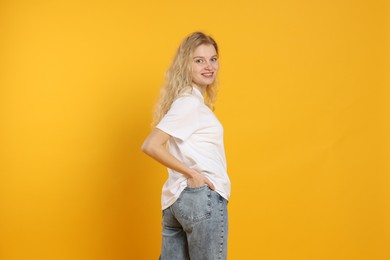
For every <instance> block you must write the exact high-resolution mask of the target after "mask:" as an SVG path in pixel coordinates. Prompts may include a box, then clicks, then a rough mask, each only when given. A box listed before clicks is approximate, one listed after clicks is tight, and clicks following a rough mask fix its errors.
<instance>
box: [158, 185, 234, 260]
mask: <svg viewBox="0 0 390 260" xmlns="http://www.w3.org/2000/svg"><path fill="white" fill-rule="evenodd" d="M162 226H163V230H162V250H161V255H160V259H161V260H185V259H191V260H214V259H215V260H216V259H226V257H227V237H228V213H227V201H226V200H225V199H224V198H223V197H222V196H221V195H219V194H218V193H217V192H215V191H213V190H211V189H210V188H209V187H208V186H202V187H198V188H188V187H187V188H185V189H184V191H183V192H182V193H181V194H180V197H179V198H178V199H177V200H176V201H175V203H174V204H172V205H171V206H170V207H168V208H167V209H164V210H163V220H162Z"/></svg>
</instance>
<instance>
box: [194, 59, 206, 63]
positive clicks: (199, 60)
mask: <svg viewBox="0 0 390 260" xmlns="http://www.w3.org/2000/svg"><path fill="white" fill-rule="evenodd" d="M195 62H196V63H199V64H202V63H203V62H204V60H202V59H196V60H195Z"/></svg>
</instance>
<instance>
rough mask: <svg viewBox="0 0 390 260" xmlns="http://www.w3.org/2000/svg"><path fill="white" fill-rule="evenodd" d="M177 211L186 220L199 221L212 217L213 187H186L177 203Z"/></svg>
mask: <svg viewBox="0 0 390 260" xmlns="http://www.w3.org/2000/svg"><path fill="white" fill-rule="evenodd" d="M176 212H177V214H179V216H180V217H181V218H183V219H185V220H189V221H191V222H198V221H201V220H204V219H208V218H210V217H211V189H210V188H209V187H208V186H202V187H196V188H188V187H187V188H185V189H184V190H183V191H182V193H181V194H180V197H179V198H178V200H177V203H176Z"/></svg>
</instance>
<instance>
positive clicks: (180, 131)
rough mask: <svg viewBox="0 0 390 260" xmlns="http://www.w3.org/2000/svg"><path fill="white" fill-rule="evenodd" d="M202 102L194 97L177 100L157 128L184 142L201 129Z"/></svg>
mask: <svg viewBox="0 0 390 260" xmlns="http://www.w3.org/2000/svg"><path fill="white" fill-rule="evenodd" d="M199 107H200V101H199V100H198V99H196V98H195V97H193V96H183V97H180V98H178V99H176V100H175V101H174V102H173V103H172V105H171V108H170V109H169V110H168V112H167V113H166V114H165V116H164V117H163V118H162V119H161V121H160V122H159V123H158V124H157V126H156V128H158V129H160V130H162V131H164V132H165V133H167V134H169V135H171V136H173V137H176V138H178V139H180V140H182V141H185V140H186V139H187V138H189V137H190V136H191V135H192V134H193V133H194V132H195V131H196V130H197V129H198V127H199Z"/></svg>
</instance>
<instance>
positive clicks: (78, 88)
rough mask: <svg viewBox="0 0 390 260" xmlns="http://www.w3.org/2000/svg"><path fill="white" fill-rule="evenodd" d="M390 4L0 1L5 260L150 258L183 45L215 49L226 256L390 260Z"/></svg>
mask: <svg viewBox="0 0 390 260" xmlns="http://www.w3.org/2000/svg"><path fill="white" fill-rule="evenodd" d="M389 25H390V23H389V5H388V2H387V1H384V0H383V1H369V0H360V1H359V0H355V1H352V0H346V1H338V0H327V1H323V0H320V1H307V0H296V1H290V0H285V1H282V0H278V1H255V0H243V1H239V2H237V1H222V0H215V1H204V0H199V1H187V2H185V1H178V0H176V1H119V0H117V1H107V0H101V1H74V0H71V1H43V0H40V1H1V2H0V39H1V41H0V57H1V58H0V259H1V260H16V259H18V260H19V259H25V260H35V259H37V260H45V259H48V260H49V259H50V260H53V259H55V260H62V259H64V260H70V259H72V260H99V259H102V260H103V259H104V260H113V259H114V260H122V259H123V260H124V259H157V257H158V255H159V250H160V241H161V237H160V231H161V225H160V223H161V211H160V193H161V187H162V185H163V182H164V181H165V179H166V177H167V174H166V169H165V168H164V167H162V166H160V165H159V164H158V163H156V162H154V161H153V160H152V159H150V158H148V157H147V156H146V155H144V154H142V153H141V151H140V147H141V144H142V142H143V140H144V138H145V137H146V136H147V135H148V133H149V131H150V128H149V124H150V120H151V116H152V111H153V105H154V103H155V101H156V99H157V97H158V93H159V87H160V86H161V84H162V82H163V77H164V72H165V70H166V69H167V67H168V66H169V64H170V62H171V59H172V57H173V54H174V52H175V51H176V48H177V47H178V45H179V43H180V41H181V40H182V39H183V38H184V37H185V36H186V35H188V34H189V33H191V32H193V31H195V30H202V31H205V32H206V33H209V34H212V35H213V36H214V38H215V39H216V40H217V42H218V43H219V45H220V49H221V53H220V54H221V59H220V62H221V71H220V77H219V80H220V86H221V91H220V94H219V96H218V102H217V106H216V114H217V116H218V117H219V119H220V121H221V122H222V123H223V125H224V127H225V145H226V154H227V160H228V170H229V175H230V178H231V180H232V197H231V201H230V203H229V214H230V229H229V236H230V237H229V259H239V260H241V259H264V260H279V259H280V260H286V259H289V260H293V259H297V260H349V259H350V260H360V259H367V260H384V259H390V247H389V244H390V185H389V184H390V178H389V173H390V162H389V161H390V160H389V159H390V157H389V155H390V151H389V147H390V141H389V132H390V127H389V118H390V117H389V116H390V105H389V102H390V94H389V71H390V70H389V69H390V66H389V47H388V46H390V44H389V28H390V27H389Z"/></svg>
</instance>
